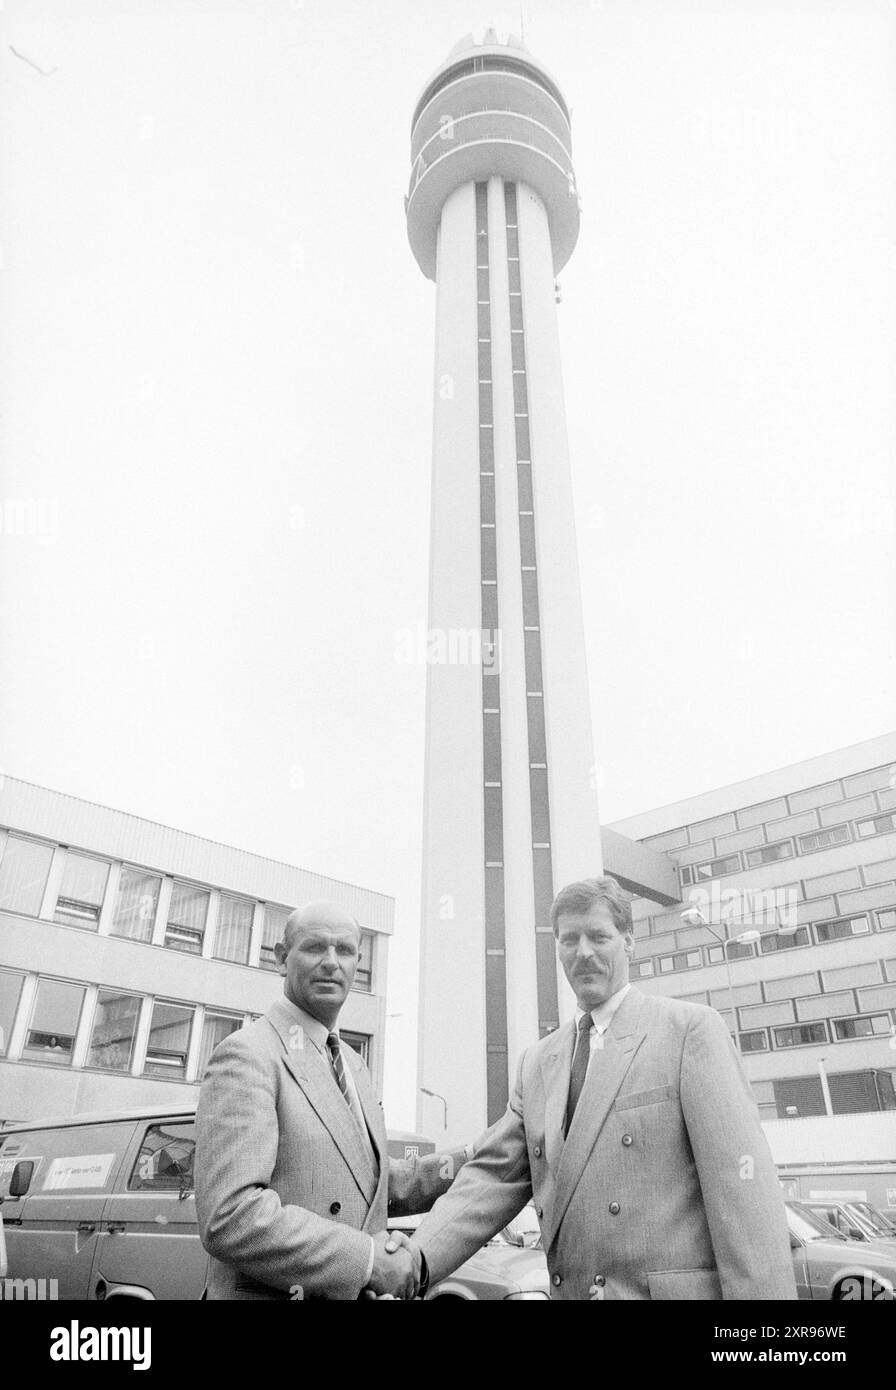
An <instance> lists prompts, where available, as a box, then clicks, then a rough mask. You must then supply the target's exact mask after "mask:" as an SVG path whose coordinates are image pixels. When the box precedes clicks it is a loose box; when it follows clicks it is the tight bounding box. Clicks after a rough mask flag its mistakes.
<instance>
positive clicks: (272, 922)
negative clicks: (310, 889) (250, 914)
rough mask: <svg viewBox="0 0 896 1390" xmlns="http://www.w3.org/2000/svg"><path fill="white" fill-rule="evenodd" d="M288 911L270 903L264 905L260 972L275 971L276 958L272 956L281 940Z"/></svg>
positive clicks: (259, 962)
mask: <svg viewBox="0 0 896 1390" xmlns="http://www.w3.org/2000/svg"><path fill="white" fill-rule="evenodd" d="M289 913H290V909H289V908H288V907H273V906H272V905H271V904H270V903H266V904H265V909H264V920H263V924H262V928H261V955H260V956H259V958H258V964H259V965H260V966H261V968H262V970H277V969H278V968H279V967H278V965H277V957H276V956H275V955H274V947H275V946H276V945H277V942H278V941H282V940H283V929H284V927H285V926H286V923H287V920H288V918H289Z"/></svg>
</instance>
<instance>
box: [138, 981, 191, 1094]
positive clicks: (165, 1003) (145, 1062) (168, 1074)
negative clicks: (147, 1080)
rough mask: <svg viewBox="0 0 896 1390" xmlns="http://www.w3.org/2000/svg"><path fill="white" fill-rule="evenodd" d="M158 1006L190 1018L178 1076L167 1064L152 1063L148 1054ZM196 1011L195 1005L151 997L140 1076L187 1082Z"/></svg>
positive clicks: (179, 1000) (182, 1001) (161, 997)
mask: <svg viewBox="0 0 896 1390" xmlns="http://www.w3.org/2000/svg"><path fill="white" fill-rule="evenodd" d="M159 1006H161V1007H163V1008H169V1009H183V1010H184V1011H185V1012H186V1013H188V1014H189V1016H190V1023H189V1030H188V1032H187V1045H186V1047H185V1049H184V1052H183V1059H184V1061H183V1070H182V1072H180V1073H179V1074H178V1075H174V1067H171V1068H170V1070H169V1069H168V1067H167V1063H165V1062H161V1061H153V1060H151V1057H150V1054H151V1052H152V1028H153V1019H154V1018H155V1012H156V1008H157V1007H159ZM196 1010H197V1005H196V1004H193V1003H187V1002H185V1001H184V1000H182V999H166V998H164V997H163V996H161V995H159V996H153V998H152V1003H151V1006H150V1011H149V1026H148V1028H147V1030H146V1047H145V1049H144V1052H143V1057H142V1060H141V1065H140V1075H141V1076H144V1077H145V1076H155V1077H158V1078H160V1079H166V1080H168V1081H186V1080H187V1074H188V1072H189V1067H190V1051H191V1048H192V1044H193V1034H194V1032H195V1029H196ZM177 1055H178V1056H180V1055H181V1054H180V1053H178V1054H177ZM151 1067H153V1068H154V1067H159V1068H160V1070H158V1071H156V1070H150V1068H151Z"/></svg>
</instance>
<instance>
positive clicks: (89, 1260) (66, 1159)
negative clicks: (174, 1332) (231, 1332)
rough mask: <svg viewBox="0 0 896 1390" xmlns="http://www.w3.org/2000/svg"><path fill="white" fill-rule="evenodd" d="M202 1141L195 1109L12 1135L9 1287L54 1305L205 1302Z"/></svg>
mask: <svg viewBox="0 0 896 1390" xmlns="http://www.w3.org/2000/svg"><path fill="white" fill-rule="evenodd" d="M194 1129H195V1102H192V1104H188V1105H187V1106H185V1107H184V1108H183V1109H182V1110H181V1109H178V1108H176V1107H174V1108H171V1107H168V1108H165V1107H161V1106H155V1107H147V1108H146V1109H143V1110H135V1111H118V1112H116V1113H115V1114H108V1115H105V1114H91V1115H84V1116H74V1117H71V1116H70V1117H67V1118H66V1119H61V1120H40V1121H37V1122H32V1123H30V1124H20V1125H15V1126H12V1127H10V1128H7V1129H4V1130H2V1131H0V1197H2V1202H3V1205H2V1208H0V1213H2V1217H3V1226H4V1229H5V1234H6V1252H7V1257H8V1265H9V1269H8V1274H9V1277H10V1278H12V1279H15V1280H18V1281H21V1280H26V1281H29V1284H28V1287H29V1288H35V1289H37V1290H39V1292H38V1293H37V1294H36V1296H37V1297H44V1298H70V1299H104V1300H107V1299H110V1298H129V1299H193V1298H199V1297H200V1295H201V1293H202V1290H203V1288H204V1286H205V1275H206V1270H207V1267H208V1256H207V1255H206V1253H205V1251H204V1250H203V1248H202V1246H201V1245H200V1243H199V1239H198V1236H197V1232H196V1203H195V1199H194V1196H193V1152H194V1149H195V1138H194ZM30 1281H34V1282H33V1284H32V1283H31V1282H30Z"/></svg>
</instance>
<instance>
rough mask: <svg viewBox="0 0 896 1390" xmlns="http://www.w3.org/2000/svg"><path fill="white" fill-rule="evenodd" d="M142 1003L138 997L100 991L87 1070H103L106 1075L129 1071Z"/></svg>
mask: <svg viewBox="0 0 896 1390" xmlns="http://www.w3.org/2000/svg"><path fill="white" fill-rule="evenodd" d="M141 1002H142V1000H141V998H140V995H139V994H122V993H120V992H119V991H118V990H114V989H101V990H100V992H99V997H98V999H97V1002H96V1013H95V1014H94V1016H93V1030H92V1032H91V1034H90V1051H89V1053H88V1054H87V1065H88V1067H101V1068H102V1069H103V1070H104V1071H130V1069H131V1062H132V1061H133V1059H134V1040H135V1038H136V1036H137V1020H138V1019H139V1017H140V1004H141Z"/></svg>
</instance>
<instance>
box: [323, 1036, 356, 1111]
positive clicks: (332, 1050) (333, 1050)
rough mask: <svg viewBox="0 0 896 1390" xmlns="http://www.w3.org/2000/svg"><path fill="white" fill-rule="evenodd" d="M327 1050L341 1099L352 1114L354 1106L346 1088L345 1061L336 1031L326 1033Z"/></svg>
mask: <svg viewBox="0 0 896 1390" xmlns="http://www.w3.org/2000/svg"><path fill="white" fill-rule="evenodd" d="M327 1051H328V1052H329V1054H330V1062H331V1063H332V1066H333V1072H334V1074H335V1077H336V1080H337V1081H338V1082H339V1089H340V1091H341V1092H342V1099H343V1100H344V1101H345V1103H346V1105H347V1106H348V1108H349V1110H351V1112H352V1114H354V1113H355V1112H354V1107H353V1106H352V1098H351V1095H350V1094H349V1089H348V1081H347V1080H346V1076H345V1063H344V1062H343V1060H342V1049H341V1047H340V1045H339V1034H338V1033H328V1034H327Z"/></svg>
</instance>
